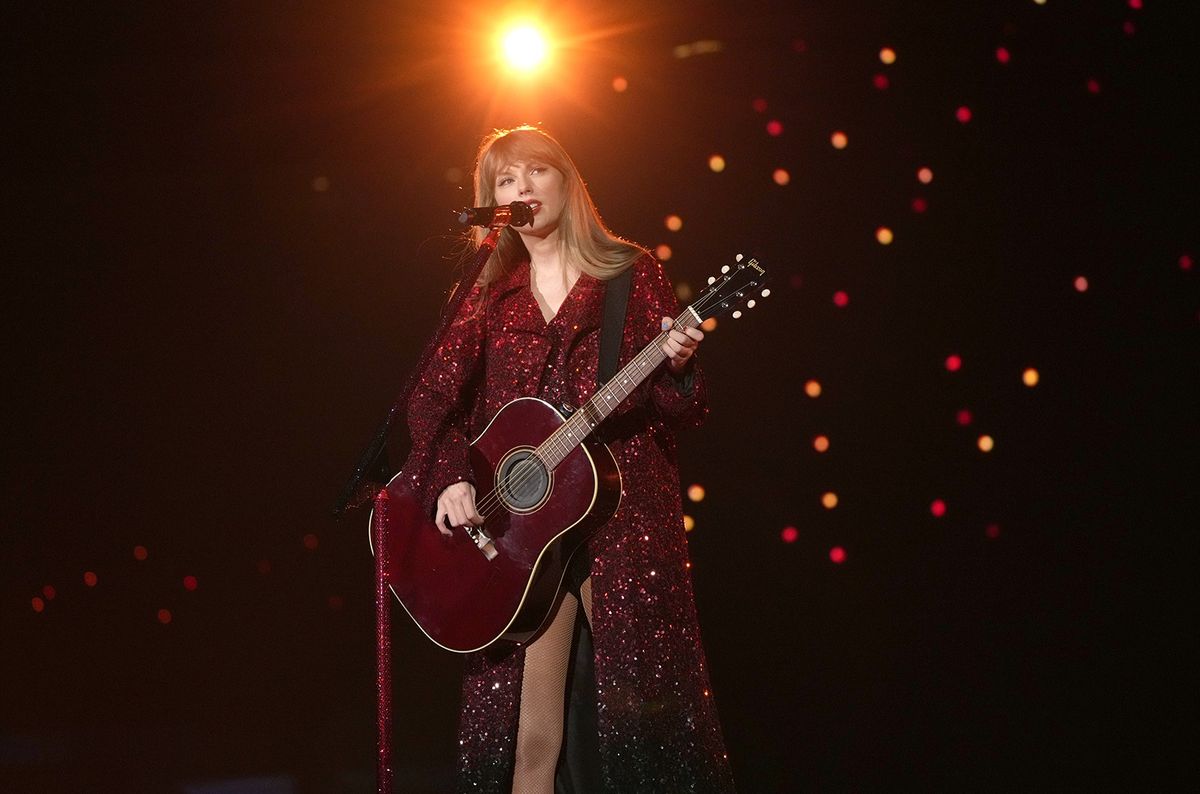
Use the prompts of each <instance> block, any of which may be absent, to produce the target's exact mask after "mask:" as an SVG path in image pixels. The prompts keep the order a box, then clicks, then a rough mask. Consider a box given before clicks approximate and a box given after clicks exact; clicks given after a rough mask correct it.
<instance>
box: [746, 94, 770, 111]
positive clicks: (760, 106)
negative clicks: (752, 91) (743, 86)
mask: <svg viewBox="0 0 1200 794" xmlns="http://www.w3.org/2000/svg"><path fill="white" fill-rule="evenodd" d="M750 107H752V108H754V112H755V113H766V112H767V100H765V99H763V98H762V97H758V98H757V99H755V100H754V101H753V102H751V103H750Z"/></svg>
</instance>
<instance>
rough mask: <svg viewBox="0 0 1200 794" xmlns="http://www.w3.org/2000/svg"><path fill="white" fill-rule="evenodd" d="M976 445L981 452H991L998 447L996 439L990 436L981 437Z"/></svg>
mask: <svg viewBox="0 0 1200 794" xmlns="http://www.w3.org/2000/svg"><path fill="white" fill-rule="evenodd" d="M976 443H977V444H978V446H979V451H980V452H991V451H992V450H993V449H994V448H995V446H996V441H995V439H993V438H992V437H991V436H988V435H983V436H980V437H979V440H978V441H977V442H976Z"/></svg>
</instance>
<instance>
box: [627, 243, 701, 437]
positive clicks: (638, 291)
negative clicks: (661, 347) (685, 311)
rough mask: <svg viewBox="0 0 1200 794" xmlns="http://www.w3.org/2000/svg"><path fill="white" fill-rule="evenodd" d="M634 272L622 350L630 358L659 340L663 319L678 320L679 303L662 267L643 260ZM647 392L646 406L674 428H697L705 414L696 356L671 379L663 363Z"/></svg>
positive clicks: (653, 376)
mask: <svg viewBox="0 0 1200 794" xmlns="http://www.w3.org/2000/svg"><path fill="white" fill-rule="evenodd" d="M634 268H635V270H634V274H633V283H632V286H631V288H630V291H629V305H628V309H627V310H626V317H625V347H626V350H627V351H632V352H631V355H632V354H636V353H637V352H639V351H640V350H641V349H642V348H644V347H645V346H646V345H648V344H649V343H650V342H651V341H652V340H653V339H654V338H655V337H656V336H658V334H659V333H660V332H661V330H662V325H661V322H662V318H663V317H677V316H679V302H678V301H677V300H676V299H675V290H674V289H673V288H672V287H671V282H670V280H669V279H668V278H667V275H666V273H664V272H663V268H662V264H660V263H659V261H658V260H657V259H655V258H654V257H651V256H644V257H642V258H641V259H639V260H638V261H637V262H636V263H635V264H634ZM648 392H649V394H648V399H649V402H650V403H651V404H652V405H653V406H654V408H655V410H656V411H657V412H658V413H659V414H660V415H661V416H662V417H663V419H665V420H666V421H667V423H668V424H669V425H672V426H674V427H696V426H699V425H700V424H701V423H702V422H703V421H704V417H705V416H706V415H707V414H708V396H707V392H706V390H705V384H704V375H703V373H702V372H701V371H700V367H699V365H698V364H697V363H696V357H695V356H693V357H692V359H691V361H690V362H689V363H688V366H687V368H686V369H685V370H684V372H683V375H682V376H676V375H673V374H672V373H671V371H670V370H669V369H668V368H667V365H666V363H665V362H664V363H663V364H662V365H661V366H660V367H659V368H658V369H657V370H656V371H655V372H654V373H653V374H652V375H651V376H650V377H649V379H648Z"/></svg>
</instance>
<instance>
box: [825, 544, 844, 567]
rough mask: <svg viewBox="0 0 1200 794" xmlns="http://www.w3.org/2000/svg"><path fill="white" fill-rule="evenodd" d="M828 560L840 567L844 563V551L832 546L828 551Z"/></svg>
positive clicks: (839, 547)
mask: <svg viewBox="0 0 1200 794" xmlns="http://www.w3.org/2000/svg"><path fill="white" fill-rule="evenodd" d="M829 560H830V562H833V563H836V564H837V565H841V564H842V563H844V562H845V561H846V550H845V549H843V548H842V547H841V546H834V547H833V548H832V549H830V550H829Z"/></svg>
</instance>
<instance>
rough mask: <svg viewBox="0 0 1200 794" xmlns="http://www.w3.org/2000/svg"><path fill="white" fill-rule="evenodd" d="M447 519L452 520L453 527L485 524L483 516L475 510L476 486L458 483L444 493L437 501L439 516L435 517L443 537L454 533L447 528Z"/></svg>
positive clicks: (434, 519)
mask: <svg viewBox="0 0 1200 794" xmlns="http://www.w3.org/2000/svg"><path fill="white" fill-rule="evenodd" d="M447 518H449V519H450V526H452V527H461V526H463V525H465V524H471V525H473V526H480V525H481V524H483V516H481V515H479V511H478V510H476V509H475V486H474V485H471V483H469V482H456V483H454V485H451V486H449V487H448V488H446V490H444V491H442V493H441V495H440V496H438V499H437V514H436V515H434V517H433V523H434V524H436V525H437V528H438V529H439V530H441V533H442V534H443V535H445V536H446V537H450V536H451V535H452V534H453V533H452V532H451V531H450V530H449V529H447V528H446V519H447Z"/></svg>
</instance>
